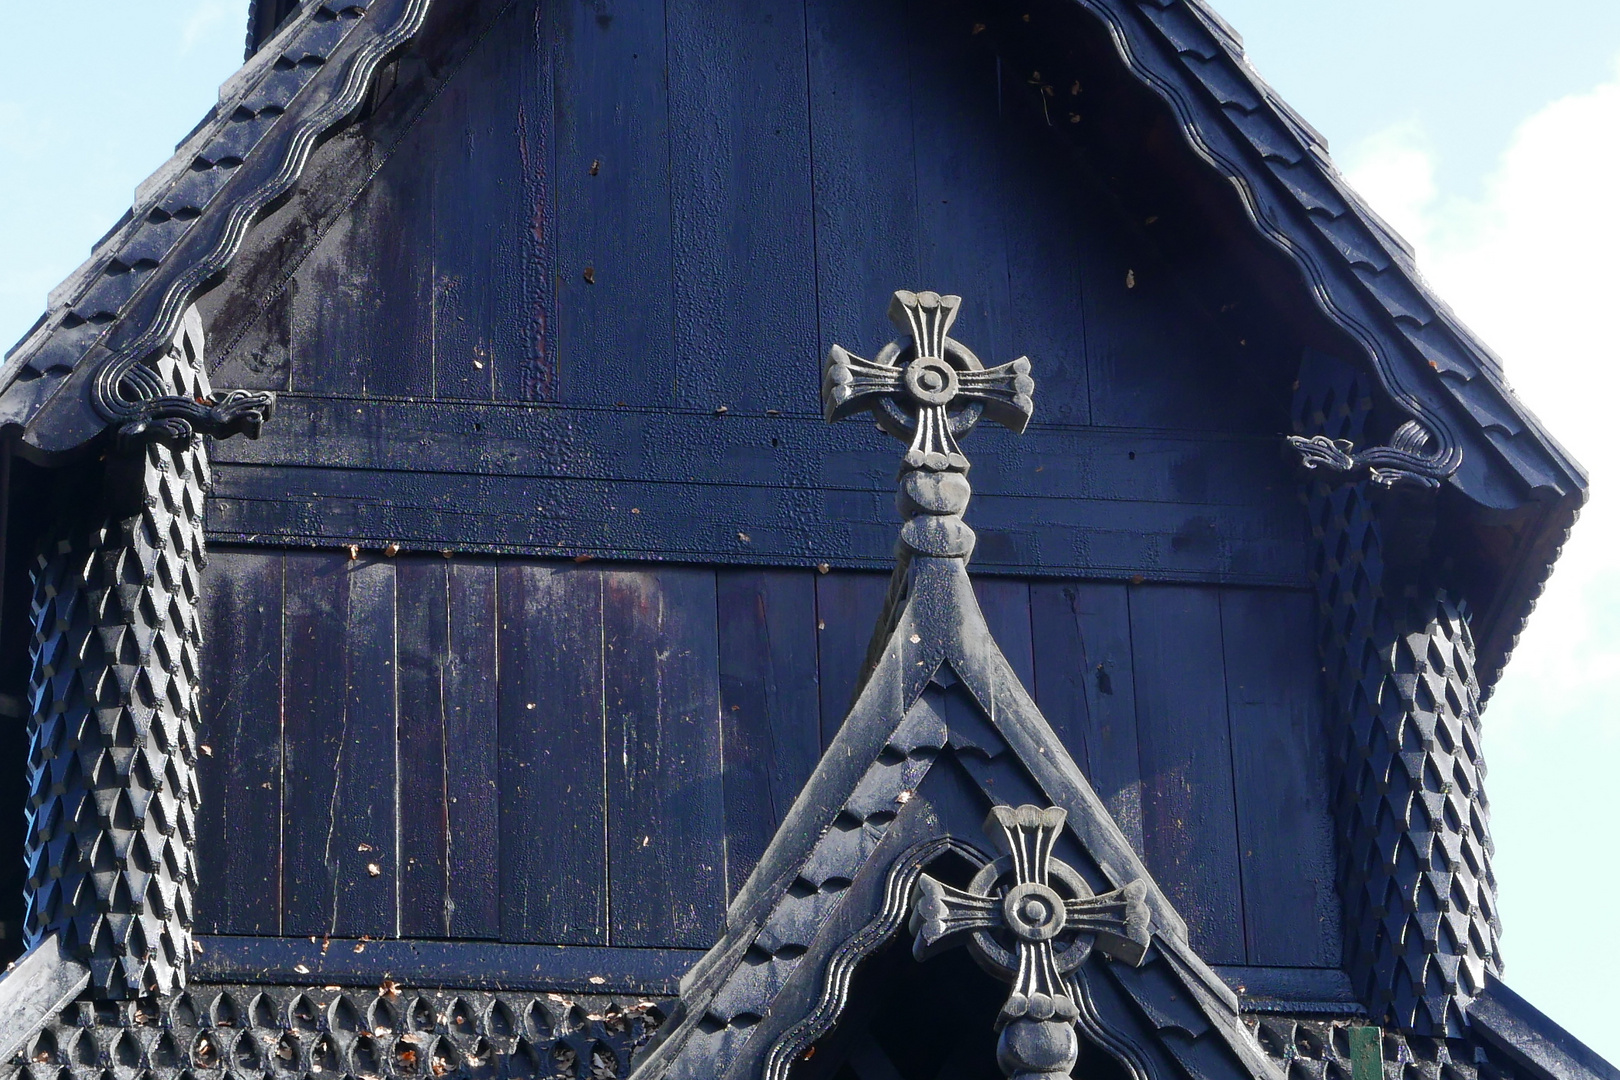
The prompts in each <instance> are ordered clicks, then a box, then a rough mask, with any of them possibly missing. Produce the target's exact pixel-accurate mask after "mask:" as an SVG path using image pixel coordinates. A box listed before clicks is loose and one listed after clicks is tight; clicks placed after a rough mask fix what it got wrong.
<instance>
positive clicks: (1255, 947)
mask: <svg viewBox="0 0 1620 1080" xmlns="http://www.w3.org/2000/svg"><path fill="white" fill-rule="evenodd" d="M1221 629H1222V633H1223V634H1224V636H1225V641H1226V685H1227V710H1228V713H1229V715H1230V717H1231V723H1232V766H1233V775H1234V777H1235V780H1236V793H1237V823H1238V839H1239V841H1240V844H1241V848H1240V851H1241V862H1242V868H1243V925H1244V933H1245V936H1246V938H1247V942H1248V955H1249V963H1251V964H1267V965H1276V966H1283V967H1330V966H1333V965H1336V964H1337V963H1338V962H1339V953H1340V939H1339V899H1338V893H1337V891H1336V884H1335V868H1334V856H1333V818H1332V812H1331V807H1330V806H1329V804H1328V792H1329V786H1328V761H1327V745H1326V715H1325V708H1324V702H1323V695H1322V686H1321V673H1320V670H1321V662H1320V661H1319V660H1318V658H1317V655H1316V632H1315V631H1316V604H1315V602H1314V598H1313V597H1312V596H1311V595H1310V594H1309V593H1295V592H1279V591H1269V590H1260V589H1223V590H1222V591H1221Z"/></svg>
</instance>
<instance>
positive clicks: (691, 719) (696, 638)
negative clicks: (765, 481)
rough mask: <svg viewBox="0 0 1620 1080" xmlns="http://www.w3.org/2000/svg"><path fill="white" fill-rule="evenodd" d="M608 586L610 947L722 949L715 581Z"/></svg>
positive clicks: (628, 576) (681, 577) (639, 579)
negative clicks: (718, 941)
mask: <svg viewBox="0 0 1620 1080" xmlns="http://www.w3.org/2000/svg"><path fill="white" fill-rule="evenodd" d="M602 580H603V588H602V627H603V643H604V650H605V651H604V654H603V692H602V700H603V701H604V702H605V704H606V714H607V745H608V747H609V751H610V752H609V753H608V755H607V764H608V770H607V792H608V800H607V801H608V821H609V826H608V867H609V871H608V880H609V889H610V895H611V897H612V900H611V907H610V911H611V930H610V935H609V938H610V941H611V942H612V944H614V945H618V946H631V947H637V946H641V947H649V946H650V947H660V946H661V947H677V946H681V947H688V948H701V947H704V946H706V945H712V944H713V943H714V937H715V934H717V933H718V932H719V929H720V924H721V919H722V916H723V915H724V914H725V897H726V883H725V796H724V792H723V791H722V787H721V779H720V777H721V773H720V688H719V657H718V655H717V649H716V646H717V642H716V632H715V583H714V572H713V571H711V570H685V569H669V570H656V571H648V570H639V571H632V570H625V571H609V572H605V573H604V574H603V578H602Z"/></svg>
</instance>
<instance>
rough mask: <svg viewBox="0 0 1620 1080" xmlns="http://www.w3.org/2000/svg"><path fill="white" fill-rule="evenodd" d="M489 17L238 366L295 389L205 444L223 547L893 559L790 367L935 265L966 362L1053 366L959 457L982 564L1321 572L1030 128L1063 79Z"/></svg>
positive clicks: (1230, 360)
mask: <svg viewBox="0 0 1620 1080" xmlns="http://www.w3.org/2000/svg"><path fill="white" fill-rule="evenodd" d="M474 14H476V13H474ZM471 17H472V16H471V15H470V16H469V18H471ZM477 17H478V18H485V19H488V18H493V20H494V21H493V22H491V23H489V24H488V25H487V27H484V30H482V31H480V32H481V33H482V36H480V37H478V38H477V44H476V46H475V47H473V48H472V49H471V55H470V59H469V60H468V62H466V63H465V64H463V65H461V66H459V67H457V66H455V65H454V64H448V65H447V67H446V71H447V72H450V73H449V74H447V75H445V76H443V77H444V78H446V79H447V81H446V82H445V83H444V85H443V88H442V90H441V91H438V92H436V94H435V95H429V94H428V92H427V89H426V84H425V83H420V82H419V80H420V79H422V78H424V76H421V75H419V74H416V73H414V72H409V73H408V74H409V80H418V81H409V80H408V81H406V82H402V83H401V84H400V85H401V89H400V90H398V91H396V94H402V95H406V98H408V97H409V94H411V93H415V94H418V95H420V100H419V101H418V100H416V99H411V100H410V101H409V102H407V100H406V98H401V99H400V103H399V105H398V106H397V109H405V108H406V107H407V104H409V107H410V108H412V109H417V108H419V109H420V110H421V115H420V119H419V120H416V121H415V122H414V126H411V127H410V128H409V130H408V132H406V134H405V135H404V141H403V142H402V143H401V144H400V145H399V146H398V147H397V148H392V149H391V150H390V153H391V156H388V157H387V158H386V160H380V161H379V162H378V164H379V166H380V171H379V172H378V173H377V175H376V177H375V178H374V179H373V180H372V181H371V183H370V185H369V187H368V188H367V189H366V191H365V192H364V193H363V194H362V196H361V197H360V198H359V199H357V200H356V201H355V202H354V204H353V206H352V207H351V208H350V210H348V211H347V212H346V214H344V215H342V216H341V217H340V220H339V221H338V222H337V223H336V224H335V225H333V226H332V227H330V228H329V229H328V231H327V232H326V234H325V236H324V238H322V239H321V240H320V243H319V245H318V246H317V248H316V251H315V253H314V254H313V255H310V256H309V257H308V258H305V259H303V260H302V262H301V263H299V264H298V265H294V266H291V267H289V268H288V273H289V274H290V278H289V279H288V280H287V281H286V284H285V286H284V287H283V286H280V285H276V284H274V283H268V284H267V288H266V291H267V292H268V293H269V294H270V295H268V296H267V297H266V298H265V300H264V311H263V313H262V319H261V321H263V326H262V328H260V329H251V330H249V331H248V332H246V333H245V334H244V335H243V336H242V337H241V338H240V339H238V340H236V341H234V342H233V343H232V345H231V347H230V355H227V356H226V357H224V358H223V361H222V363H223V365H224V366H225V367H226V368H230V369H232V370H235V369H236V368H237V367H241V366H242V363H243V360H242V359H241V358H242V357H248V358H251V356H253V355H257V354H258V353H276V352H277V350H280V351H282V352H287V351H289V350H290V353H291V357H292V365H293V369H294V373H293V378H292V380H291V386H292V387H293V388H294V389H296V390H298V391H299V394H298V395H297V396H292V397H289V398H288V400H286V401H284V402H283V404H282V408H283V409H284V419H283V421H282V422H281V423H280V424H279V425H278V427H277V429H274V430H272V431H270V432H269V433H268V434H267V436H266V438H265V440H264V441H262V442H261V443H259V444H256V445H254V446H253V447H251V448H244V447H238V446H236V445H230V446H226V447H224V448H223V453H222V454H221V456H220V468H219V480H218V488H217V497H216V501H215V511H214V513H213V515H212V519H211V527H212V528H213V529H214V534H215V536H216V537H218V538H220V539H231V540H237V541H248V540H250V538H257V540H263V539H266V538H274V537H280V538H285V539H287V540H291V541H295V542H299V541H310V542H315V543H328V544H330V543H334V542H336V543H345V544H346V543H350V542H358V543H360V544H361V545H362V546H363V547H368V548H371V547H375V548H380V547H382V546H384V545H385V544H386V543H388V542H390V541H392V542H397V543H401V544H403V545H404V546H405V547H406V548H407V549H416V550H428V551H438V550H441V549H444V548H449V549H451V550H455V551H487V552H493V553H522V554H529V555H546V554H564V555H572V554H580V553H583V554H593V555H596V556H599V557H600V556H612V557H619V558H627V559H659V558H676V559H680V560H684V561H695V562H704V563H715V562H723V563H738V564H756V565H757V564H761V563H765V564H776V565H796V566H801V567H803V566H810V565H815V564H817V563H820V562H828V563H831V564H832V565H834V566H839V567H846V568H855V567H862V568H870V569H880V568H884V567H886V566H887V565H888V560H889V558H890V537H891V518H892V511H891V509H890V505H889V504H890V500H889V497H888V494H887V490H888V479H887V475H888V473H887V469H886V467H884V466H882V465H881V463H880V462H879V460H878V456H877V455H875V454H874V452H873V444H872V442H871V438H870V435H869V433H868V432H866V431H862V430H859V428H858V426H857V427H856V428H854V429H851V430H849V431H848V432H839V431H838V430H837V429H833V428H827V427H826V426H825V425H822V424H820V423H819V422H817V421H814V420H813V419H812V416H813V414H814V413H815V391H816V386H815V378H814V369H815V364H814V357H815V355H816V354H817V353H818V352H820V351H823V350H824V349H825V348H826V346H827V345H828V344H830V343H831V342H832V341H833V340H835V339H838V340H844V341H863V342H864V341H882V340H886V339H887V337H888V336H890V334H889V328H888V327H887V326H885V325H884V323H883V320H882V315H881V303H880V302H878V301H880V300H881V298H882V297H884V296H886V295H887V294H888V293H889V291H890V290H892V289H893V288H894V287H895V286H896V285H897V284H906V285H912V286H916V285H924V284H926V285H933V286H936V287H943V288H946V289H949V290H952V291H956V292H960V293H963V294H965V295H968V296H969V297H970V300H969V307H968V308H967V309H966V310H965V311H964V315H963V330H962V333H963V335H964V336H966V337H969V338H971V339H972V340H973V341H974V342H975V344H976V347H977V348H978V349H979V351H980V353H981V354H982V358H983V359H984V360H985V361H986V362H987V363H999V362H1002V361H1005V360H1008V359H1011V358H1012V354H1013V353H1014V352H1027V353H1029V354H1030V355H1031V356H1032V357H1034V358H1035V359H1036V360H1037V361H1038V362H1039V363H1041V364H1042V372H1043V374H1042V381H1043V387H1044V391H1043V395H1042V402H1041V407H1040V411H1039V413H1038V415H1037V417H1036V420H1037V424H1036V427H1035V429H1034V430H1033V431H1032V432H1031V435H1030V438H1028V439H1027V440H1024V442H1023V443H1022V444H1019V443H1016V442H1015V441H1013V440H1011V439H1008V438H1005V437H1002V436H999V435H997V434H996V433H993V432H987V433H986V434H985V435H983V436H982V437H981V438H980V440H979V449H978V451H977V453H976V457H975V461H976V465H977V470H978V471H977V475H978V477H979V478H980V479H981V480H982V486H983V487H984V489H985V490H986V491H987V493H988V494H987V495H986V497H984V498H983V499H981V500H980V503H979V505H978V506H977V507H976V517H975V527H976V528H977V529H978V530H979V532H980V543H979V546H978V549H977V551H976V553H975V566H976V567H978V568H980V569H989V570H995V571H998V572H1002V573H1018V574H1048V575H1053V576H1059V577H1076V576H1088V577H1097V576H1100V577H1109V578H1114V579H1118V580H1124V579H1129V578H1132V577H1135V576H1137V575H1141V576H1144V577H1146V578H1148V579H1150V580H1179V581H1220V582H1229V583H1244V584H1273V585H1287V586H1292V587H1303V586H1304V585H1305V584H1306V575H1305V569H1304V562H1303V556H1302V548H1303V545H1302V536H1301V535H1300V533H1301V530H1300V528H1299V522H1298V515H1297V512H1296V508H1295V506H1294V504H1293V491H1292V478H1291V477H1290V476H1289V474H1288V472H1287V467H1286V463H1285V462H1284V461H1283V460H1281V459H1280V458H1278V456H1277V455H1276V453H1275V449H1274V447H1275V442H1276V439H1277V437H1278V436H1279V434H1281V430H1282V427H1283V426H1284V417H1283V415H1282V412H1281V410H1280V408H1275V409H1272V410H1271V411H1267V407H1266V406H1265V405H1264V402H1263V400H1262V398H1263V395H1262V396H1260V397H1257V396H1256V395H1254V394H1252V393H1251V392H1250V390H1249V388H1248V387H1247V386H1246V385H1245V384H1244V383H1243V380H1242V379H1241V378H1237V379H1234V378H1232V377H1231V376H1232V372H1233V371H1234V370H1235V369H1236V368H1237V367H1240V366H1241V365H1242V363H1243V358H1242V357H1240V356H1238V355H1237V352H1238V351H1241V347H1240V346H1237V345H1234V344H1232V343H1231V340H1230V339H1231V338H1232V335H1231V334H1230V333H1228V332H1227V331H1226V330H1224V329H1222V328H1221V327H1220V326H1218V325H1217V322H1218V320H1216V319H1215V318H1214V317H1213V316H1212V315H1211V314H1210V313H1209V312H1208V311H1207V310H1206V309H1204V308H1203V307H1201V301H1199V300H1197V299H1196V298H1195V297H1194V295H1193V294H1192V293H1191V292H1189V291H1188V289H1187V287H1185V285H1184V284H1183V283H1182V282H1181V280H1180V278H1179V277H1178V275H1179V274H1181V272H1182V271H1181V268H1179V267H1177V266H1174V265H1171V264H1169V263H1167V262H1165V260H1164V258H1163V257H1162V256H1161V255H1157V254H1155V252H1156V251H1157V248H1156V246H1155V234H1154V232H1153V228H1154V227H1153V226H1150V225H1145V224H1143V223H1141V222H1140V221H1138V220H1134V219H1130V218H1129V217H1128V216H1127V215H1125V213H1124V211H1123V210H1122V208H1121V207H1120V206H1119V205H1118V203H1117V202H1116V201H1115V199H1114V198H1113V197H1112V196H1110V195H1109V194H1107V192H1106V191H1105V190H1104V189H1105V188H1106V185H1105V184H1104V183H1103V182H1102V178H1100V177H1098V176H1097V175H1095V173H1094V171H1093V170H1092V169H1091V167H1090V166H1087V165H1085V164H1082V163H1080V162H1078V161H1076V160H1075V159H1073V158H1072V157H1071V156H1070V155H1069V154H1068V153H1067V152H1066V151H1064V150H1063V149H1061V148H1060V147H1059V146H1058V145H1057V144H1056V143H1054V142H1053V140H1052V138H1051V127H1050V124H1051V123H1054V122H1066V121H1067V112H1066V110H1069V109H1071V108H1073V107H1074V102H1073V101H1068V100H1058V99H1059V98H1067V97H1071V96H1073V95H1067V94H1059V95H1058V98H1054V100H1053V103H1052V106H1051V108H1050V109H1047V110H1045V111H1044V112H1043V114H1042V115H1041V116H1039V117H1037V116H1034V115H1032V114H1030V113H1029V111H1028V110H1027V109H1026V108H1025V107H1023V106H1022V105H1020V106H1017V107H1014V106H1013V105H1012V104H1011V102H1012V101H1013V99H1015V98H1018V97H1020V96H1021V95H1026V94H1027V93H1028V92H1029V88H1028V86H1027V78H1026V74H1027V73H1021V72H1018V71H1015V70H1013V69H1012V68H1011V67H1009V65H1008V64H1007V63H1005V62H1003V60H1002V59H998V56H997V54H996V53H995V52H994V51H993V50H991V49H988V48H986V47H985V44H984V42H985V39H983V38H980V37H977V36H976V35H974V34H973V33H972V32H971V30H972V27H971V23H970V21H964V16H963V15H962V13H961V12H954V11H949V10H940V11H934V10H932V9H928V10H924V9H923V8H913V7H908V6H907V5H906V4H903V3H894V4H887V3H885V4H860V3H847V2H845V0H807V2H806V3H804V4H803V5H798V4H793V3H789V2H788V0H773V3H771V4H766V5H748V4H743V5H739V4H735V3H734V2H733V0H680V2H678V3H675V4H673V6H671V7H670V8H669V10H667V11H666V10H664V9H663V8H661V7H654V8H646V9H642V8H630V9H626V10H624V11H611V12H610V11H607V10H606V9H600V10H599V9H598V8H596V7H593V6H592V5H589V4H584V3H581V2H577V0H570V2H569V3H564V4H561V5H552V6H548V7H547V8H546V9H545V10H543V11H537V10H534V9H524V8H523V6H522V5H512V6H510V7H508V8H507V9H505V10H504V11H503V12H501V13H500V14H499V15H498V16H490V15H478V16H477ZM484 31H487V32H484ZM469 32H470V31H469ZM434 49H435V50H441V51H442V49H443V46H442V45H435V46H434ZM430 51H431V50H430ZM433 55H435V56H437V55H438V53H437V52H434V53H433ZM406 74H407V72H406V71H403V70H402V74H401V78H402V79H404V78H405V77H406ZM406 86H409V87H411V89H410V90H406V89H405V87H406ZM1062 89H1063V90H1065V91H1067V89H1068V88H1062ZM396 111H397V110H396ZM366 123H367V124H371V125H374V126H376V127H378V128H379V130H380V131H387V132H389V133H390V134H392V132H393V128H394V127H398V126H403V125H404V124H405V123H406V121H405V120H402V119H400V118H399V117H396V116H395V114H394V111H390V109H389V108H381V109H379V111H378V113H377V114H376V117H375V118H374V119H368V120H367V121H366ZM390 125H393V126H392V127H391V126H390ZM377 153H379V154H381V153H382V150H381V148H379V149H378V151H377ZM423 162H428V163H430V167H422V163H423ZM374 233H375V234H376V235H377V237H378V239H377V240H376V241H375V242H372V241H368V240H367V239H366V238H367V237H368V236H371V235H372V234H374ZM402 237H403V238H406V239H404V240H401V238H402ZM401 243H405V244H406V245H407V246H408V250H406V249H402V248H400V247H399V245H400V244H401ZM390 245H393V246H390ZM289 257H294V256H291V255H289ZM1155 260H1157V261H1155ZM1128 275H1130V280H1131V281H1133V282H1137V281H1138V280H1139V283H1138V284H1135V285H1133V286H1131V287H1127V276H1128ZM920 278H922V279H927V280H926V281H924V280H920ZM344 290H349V292H356V293H357V296H356V298H355V299H354V302H345V301H343V300H342V299H341V298H342V297H343V296H345V295H347V294H346V293H345V292H344ZM358 293H363V294H364V295H363V296H360V295H358ZM278 305H279V307H280V308H284V309H286V311H287V312H288V314H287V316H286V319H285V320H283V323H284V324H283V323H277V322H276V319H275V318H272V315H274V312H273V311H272V309H277V308H278ZM278 310H279V309H278ZM272 324H274V325H272ZM256 325H257V324H256ZM969 327H971V331H970V330H969V329H968V328H969ZM282 339H286V342H288V344H280V342H281V341H282ZM795 357H797V358H798V359H796V360H795V359H793V358H795ZM247 366H248V367H252V366H254V365H252V364H248V365H247ZM272 381H273V380H272ZM353 394H363V396H364V397H365V398H366V399H367V400H354V399H353V398H351V397H349V396H347V395H353ZM331 395H342V396H331ZM377 395H384V396H388V395H395V396H397V395H413V396H419V397H424V398H428V399H430V400H421V401H412V402H404V401H378V400H375V398H376V396H377ZM492 398H493V399H494V400H493V401H491V400H489V399H492ZM537 400H557V401H560V402H566V403H568V405H569V406H570V407H569V408H555V409H533V408H522V407H520V406H518V404H517V403H519V402H525V401H537ZM1257 401H1261V404H1256V402H1257ZM452 402H454V404H452ZM497 402H498V404H497ZM671 406H674V407H675V410H674V411H672V410H671ZM722 408H724V410H725V412H724V413H720V410H721V409H722ZM767 409H769V410H775V411H776V413H778V414H780V415H775V416H771V415H766V416H761V415H760V414H761V413H762V412H764V411H765V410H767ZM603 410H607V411H605V412H604V411H603ZM1273 413H1275V415H1273ZM717 414H719V415H717ZM1088 422H1095V423H1096V424H1098V425H1100V426H1099V427H1096V428H1088V427H1082V426H1078V425H1083V424H1086V423H1088ZM674 448H678V449H679V452H678V453H672V452H670V451H671V450H672V449H674ZM268 465H278V466H296V468H295V469H288V468H276V469H266V468H264V467H263V466H268ZM649 479H656V480H658V481H662V483H658V484H654V485H649V484H648V483H647V482H646V481H647V480H649ZM695 502H699V503H701V504H702V505H705V506H707V507H709V508H710V512H709V513H708V514H706V515H703V519H702V520H701V521H694V520H692V515H690V514H689V513H687V508H689V507H690V506H691V505H694V503H695ZM633 510H634V511H639V513H632V511H633ZM744 538H746V539H744Z"/></svg>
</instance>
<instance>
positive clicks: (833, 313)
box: [805, 0, 929, 356]
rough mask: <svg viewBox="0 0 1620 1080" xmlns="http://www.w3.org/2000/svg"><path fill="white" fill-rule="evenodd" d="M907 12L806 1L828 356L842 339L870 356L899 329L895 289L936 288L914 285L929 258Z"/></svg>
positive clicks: (823, 345) (837, 0) (861, 3)
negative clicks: (923, 240)
mask: <svg viewBox="0 0 1620 1080" xmlns="http://www.w3.org/2000/svg"><path fill="white" fill-rule="evenodd" d="M906 14H907V13H906V8H905V6H904V5H903V4H890V3H879V4H874V3H868V2H866V0H807V3H806V5H805V21H806V28H807V35H808V40H809V58H810V60H809V77H810V124H811V136H810V145H811V147H812V151H813V154H812V167H813V176H814V182H815V223H816V290H817V296H818V299H819V309H820V311H819V315H820V329H821V342H820V349H819V350H818V355H821V356H825V355H826V353H827V348H828V346H829V345H831V344H833V343H834V342H838V343H841V344H843V345H844V346H846V347H847V348H850V349H853V350H854V351H856V352H858V353H861V354H862V355H866V356H870V355H871V354H872V353H874V352H876V351H877V349H878V348H880V347H881V346H882V344H883V343H884V342H886V341H889V340H890V339H892V338H893V337H894V336H895V335H894V328H893V327H892V326H891V325H890V323H889V320H888V318H887V316H886V313H887V311H888V306H889V297H890V295H891V294H892V293H893V292H894V290H895V289H897V288H929V286H927V285H922V284H920V283H918V284H908V283H914V282H917V280H918V277H917V275H918V273H919V270H920V263H919V260H918V253H917V183H916V174H915V172H914V158H915V150H914V148H913V146H912V136H913V131H912V122H911V101H912V95H911V55H910V49H908V48H907V47H906V46H905V42H906V41H907V40H908V39H909V37H910V35H911V34H912V33H913V31H914V28H913V27H912V26H911V24H910V21H909V20H908V19H907V17H906ZM863 350H864V351H863Z"/></svg>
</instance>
